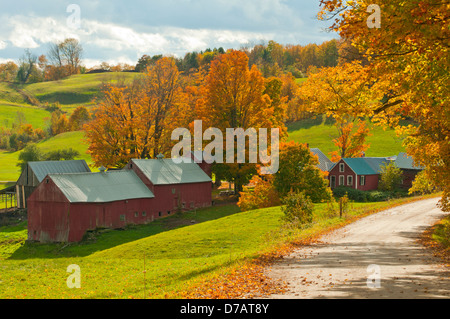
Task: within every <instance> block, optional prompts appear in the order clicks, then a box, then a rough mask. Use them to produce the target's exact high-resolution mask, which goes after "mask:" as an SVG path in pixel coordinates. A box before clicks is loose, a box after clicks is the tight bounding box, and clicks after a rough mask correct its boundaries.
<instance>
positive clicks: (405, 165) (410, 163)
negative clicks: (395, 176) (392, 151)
mask: <svg viewBox="0 0 450 319" xmlns="http://www.w3.org/2000/svg"><path fill="white" fill-rule="evenodd" d="M395 165H397V167H398V168H401V169H416V170H422V169H424V167H422V166H416V165H414V159H413V158H412V157H411V156H408V155H407V154H406V153H400V154H398V156H397V159H396V160H395Z"/></svg>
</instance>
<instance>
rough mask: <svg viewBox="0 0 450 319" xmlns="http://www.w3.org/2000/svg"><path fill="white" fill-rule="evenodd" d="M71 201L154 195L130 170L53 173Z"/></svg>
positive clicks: (55, 181)
mask: <svg viewBox="0 0 450 319" xmlns="http://www.w3.org/2000/svg"><path fill="white" fill-rule="evenodd" d="M48 177H49V178H51V179H52V180H53V182H54V183H55V184H56V185H57V186H58V188H59V189H60V190H61V191H62V192H63V194H64V195H65V196H66V198H67V199H68V200H69V201H70V202H71V203H108V202H115V201H120V200H127V199H138V198H154V197H155V196H154V195H153V193H152V191H151V190H150V189H148V187H147V186H146V185H145V184H144V183H143V182H142V180H141V179H140V178H139V177H138V176H137V175H136V173H135V172H133V171H131V170H120V171H111V172H101V173H78V174H50V175H48Z"/></svg>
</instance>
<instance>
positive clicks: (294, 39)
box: [0, 0, 336, 67]
mask: <svg viewBox="0 0 450 319" xmlns="http://www.w3.org/2000/svg"><path fill="white" fill-rule="evenodd" d="M2 2H3V0H2ZM319 2H320V1H319V0H147V1H145V0H128V1H124V0H110V1H106V0H79V1H76V0H69V1H61V0H39V1H36V0H15V1H8V2H7V3H6V1H5V2H3V4H2V10H1V11H0V21H1V23H0V63H1V62H4V61H5V60H17V59H18V58H20V56H22V55H23V53H24V50H25V49H30V50H31V51H32V52H33V53H34V54H36V55H41V54H46V53H47V51H48V48H49V44H50V43H52V42H57V41H62V40H64V39H65V38H68V37H73V38H77V39H78V40H79V41H80V42H81V44H82V46H83V49H84V56H83V58H84V59H83V61H84V64H85V65H86V66H88V67H91V66H93V65H95V64H99V63H100V62H102V61H106V62H108V63H112V64H116V63H118V62H125V63H129V64H132V65H134V64H136V62H137V60H138V59H139V57H141V56H142V55H143V54H148V55H155V54H164V55H175V56H178V57H183V56H184V54H185V53H186V52H191V51H201V50H205V49H206V48H214V47H217V48H218V47H223V48H225V49H228V48H240V47H241V46H244V45H254V44H258V43H261V42H262V41H265V42H268V41H269V40H275V41H277V42H279V43H282V44H302V45H305V44H308V43H317V44H320V43H322V42H323V41H325V40H329V39H332V38H334V37H336V35H335V34H332V33H327V32H325V31H324V29H325V28H326V27H327V26H328V25H327V23H326V22H322V21H318V20H317V19H316V17H315V16H316V14H317V12H318V10H319Z"/></svg>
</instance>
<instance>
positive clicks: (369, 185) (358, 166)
mask: <svg viewBox="0 0 450 319" xmlns="http://www.w3.org/2000/svg"><path fill="white" fill-rule="evenodd" d="M389 162H390V160H389V159H388V158H385V157H359V158H343V159H341V160H340V161H339V162H337V163H336V164H335V165H334V166H333V167H332V168H331V170H330V174H329V175H328V178H329V180H330V187H331V188H332V189H334V188H336V187H339V186H345V187H351V188H354V189H359V190H363V191H371V190H377V189H378V181H379V178H380V168H381V166H382V165H384V164H389Z"/></svg>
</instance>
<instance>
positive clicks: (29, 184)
mask: <svg viewBox="0 0 450 319" xmlns="http://www.w3.org/2000/svg"><path fill="white" fill-rule="evenodd" d="M87 172H91V170H90V168H89V166H88V165H87V163H86V161H85V160H69V161H42V162H28V164H27V166H26V167H25V169H24V170H23V171H22V173H21V174H20V177H19V179H18V180H17V183H16V198H17V207H18V208H27V198H28V197H29V196H30V195H31V193H33V191H34V190H35V189H36V187H37V186H38V185H39V183H40V182H42V180H43V179H44V177H45V176H47V175H48V174H62V173H87Z"/></svg>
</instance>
